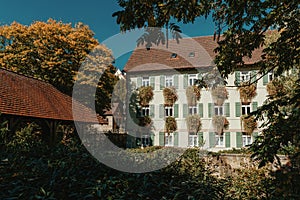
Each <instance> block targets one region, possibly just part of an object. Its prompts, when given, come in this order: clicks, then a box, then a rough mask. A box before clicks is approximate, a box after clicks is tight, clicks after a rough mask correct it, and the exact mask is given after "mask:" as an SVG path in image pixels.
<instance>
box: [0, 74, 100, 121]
mask: <svg viewBox="0 0 300 200" xmlns="http://www.w3.org/2000/svg"><path fill="white" fill-rule="evenodd" d="M73 108H74V111H75V112H76V113H80V119H75V120H74V118H73V110H72V98H71V97H69V96H67V95H65V94H63V93H61V92H60V91H58V90H57V89H56V88H54V87H53V86H52V85H51V84H49V83H46V82H44V81H40V80H37V79H34V78H30V77H26V76H23V75H19V74H17V73H14V72H11V71H7V70H5V69H0V112H1V113H3V114H8V115H17V116H26V117H34V118H44V119H55V120H63V121H80V122H91V123H98V120H97V117H96V115H93V112H92V110H91V109H89V108H87V107H86V106H84V105H82V104H80V103H78V102H77V101H74V105H73Z"/></svg>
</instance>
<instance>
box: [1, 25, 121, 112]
mask: <svg viewBox="0 0 300 200" xmlns="http://www.w3.org/2000/svg"><path fill="white" fill-rule="evenodd" d="M93 36H94V33H93V32H92V31H91V30H90V29H89V27H88V26H87V25H84V24H82V23H77V24H76V25H75V27H72V25H71V24H64V23H62V22H61V21H55V20H53V19H49V20H48V21H47V22H40V21H36V22H34V23H32V24H31V25H29V26H25V25H22V24H19V23H17V22H13V23H12V24H11V25H4V26H1V27H0V66H1V67H3V68H6V69H9V70H11V71H14V72H17V73H21V74H24V75H27V76H32V77H34V78H37V79H41V80H44V81H46V82H49V83H50V84H52V85H53V86H55V87H56V88H57V89H59V90H60V91H62V92H63V93H65V94H67V95H71V94H72V90H73V85H74V82H75V80H77V81H80V83H82V84H86V85H88V84H89V85H91V84H92V82H93V80H94V79H93V78H91V77H90V76H95V74H97V73H98V74H100V75H101V74H102V76H101V79H100V80H96V82H95V83H94V85H95V88H97V90H96V95H95V96H94V98H95V99H96V111H97V112H98V113H102V112H103V109H109V108H110V103H111V102H110V99H111V94H112V91H113V87H114V84H115V83H116V80H117V78H116V77H115V76H114V73H115V72H116V68H115V67H114V66H112V65H111V64H110V63H111V62H112V60H113V58H112V53H111V51H110V50H109V49H107V48H106V47H105V46H103V45H99V43H98V41H97V40H96V39H95V38H94V37H93ZM83 65H84V67H85V73H82V74H81V75H79V77H80V79H81V80H78V77H77V79H76V75H77V74H78V70H79V68H80V67H82V66H83ZM87 74H88V75H87ZM99 77H100V76H99ZM91 95H94V94H91Z"/></svg>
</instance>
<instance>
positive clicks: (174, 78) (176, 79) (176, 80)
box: [173, 75, 178, 89]
mask: <svg viewBox="0 0 300 200" xmlns="http://www.w3.org/2000/svg"><path fill="white" fill-rule="evenodd" d="M173 80H174V86H175V88H176V89H178V75H174V77H173Z"/></svg>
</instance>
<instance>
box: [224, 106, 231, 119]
mask: <svg viewBox="0 0 300 200" xmlns="http://www.w3.org/2000/svg"><path fill="white" fill-rule="evenodd" d="M225 116H226V117H230V104H229V103H225Z"/></svg>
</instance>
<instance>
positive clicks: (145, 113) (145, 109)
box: [141, 106, 150, 117]
mask: <svg viewBox="0 0 300 200" xmlns="http://www.w3.org/2000/svg"><path fill="white" fill-rule="evenodd" d="M141 115H142V117H144V116H150V106H143V107H142V108H141Z"/></svg>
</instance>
